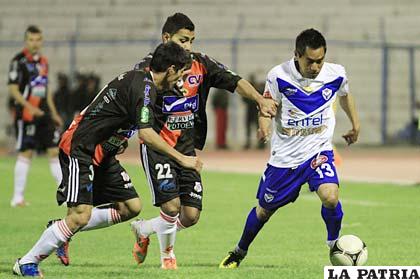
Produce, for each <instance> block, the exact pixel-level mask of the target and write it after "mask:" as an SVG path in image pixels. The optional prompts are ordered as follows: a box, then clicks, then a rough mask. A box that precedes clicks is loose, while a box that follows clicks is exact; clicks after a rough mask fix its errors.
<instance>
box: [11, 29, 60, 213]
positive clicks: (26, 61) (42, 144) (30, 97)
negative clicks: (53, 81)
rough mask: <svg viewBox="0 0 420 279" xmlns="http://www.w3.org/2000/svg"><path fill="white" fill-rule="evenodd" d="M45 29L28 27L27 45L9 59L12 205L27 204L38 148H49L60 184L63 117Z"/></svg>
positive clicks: (55, 175) (52, 165)
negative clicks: (50, 80) (53, 90)
mask: <svg viewBox="0 0 420 279" xmlns="http://www.w3.org/2000/svg"><path fill="white" fill-rule="evenodd" d="M42 40H43V38H42V32H41V30H40V29H39V28H38V27H37V26H34V25H31V26H29V27H28V28H27V29H26V31H25V47H24V49H23V50H22V51H21V52H19V53H18V54H16V55H15V57H14V58H13V59H12V61H11V62H10V69H9V82H8V84H9V92H10V95H11V96H12V98H13V100H14V104H15V111H16V114H15V127H16V149H17V151H18V156H17V160H16V165H15V176H14V194H13V198H12V200H11V202H10V205H11V206H12V207H16V206H20V207H23V206H25V205H27V203H26V202H25V199H24V192H25V187H26V179H27V176H28V172H29V168H30V165H31V160H32V153H33V151H34V150H36V149H46V150H47V153H48V156H49V158H50V169H51V173H52V175H53V177H54V178H55V180H56V182H57V185H58V184H60V182H61V170H60V163H59V161H58V158H57V156H58V148H57V143H58V140H59V132H58V130H56V126H62V125H63V121H62V120H61V118H60V116H59V115H58V113H57V110H56V108H55V105H54V102H53V101H52V95H51V93H50V92H49V88H48V60H47V58H46V57H45V56H44V55H42V54H41V52H40V51H41V47H42Z"/></svg>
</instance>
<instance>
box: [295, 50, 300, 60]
mask: <svg viewBox="0 0 420 279" xmlns="http://www.w3.org/2000/svg"><path fill="white" fill-rule="evenodd" d="M295 58H296V59H298V58H299V53H298V52H297V50H295Z"/></svg>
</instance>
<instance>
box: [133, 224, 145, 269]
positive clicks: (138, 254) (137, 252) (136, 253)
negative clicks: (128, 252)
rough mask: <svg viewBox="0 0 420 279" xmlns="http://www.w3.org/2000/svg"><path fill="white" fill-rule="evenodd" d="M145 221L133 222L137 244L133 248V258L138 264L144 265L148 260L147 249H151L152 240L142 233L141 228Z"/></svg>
mask: <svg viewBox="0 0 420 279" xmlns="http://www.w3.org/2000/svg"><path fill="white" fill-rule="evenodd" d="M142 222H143V219H140V220H138V221H133V222H131V230H132V231H133V234H134V237H135V238H136V242H134V246H133V257H134V259H135V261H136V262H137V264H139V265H140V264H142V263H144V261H145V260H146V256H147V248H148V247H149V243H150V239H149V238H148V237H145V236H143V235H142V234H141V233H140V227H141V224H142Z"/></svg>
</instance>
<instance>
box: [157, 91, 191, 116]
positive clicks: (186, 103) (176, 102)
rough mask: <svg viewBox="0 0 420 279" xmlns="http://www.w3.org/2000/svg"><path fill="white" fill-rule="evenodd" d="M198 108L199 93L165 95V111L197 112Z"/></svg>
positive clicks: (163, 108) (163, 110)
mask: <svg viewBox="0 0 420 279" xmlns="http://www.w3.org/2000/svg"><path fill="white" fill-rule="evenodd" d="M197 110H198V95H195V96H192V97H178V96H165V97H163V106H162V112H163V113H175V112H191V111H192V112H196V111H197Z"/></svg>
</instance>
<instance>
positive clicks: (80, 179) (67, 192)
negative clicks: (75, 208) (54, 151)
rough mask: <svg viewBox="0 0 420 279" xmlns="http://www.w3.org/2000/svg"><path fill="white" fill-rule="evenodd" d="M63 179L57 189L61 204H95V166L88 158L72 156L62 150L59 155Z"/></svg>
mask: <svg viewBox="0 0 420 279" xmlns="http://www.w3.org/2000/svg"><path fill="white" fill-rule="evenodd" d="M58 158H59V160H60V166H61V172H62V174H63V179H62V181H61V184H60V186H59V187H58V189H57V202H58V204H59V205H61V204H63V203H65V202H66V203H67V204H68V205H69V204H70V205H78V204H87V205H92V204H93V178H94V168H93V165H92V163H91V162H89V161H88V160H81V159H80V158H79V159H78V158H75V157H71V156H69V155H67V154H65V153H64V152H63V151H62V150H60V153H59V156H58Z"/></svg>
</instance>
